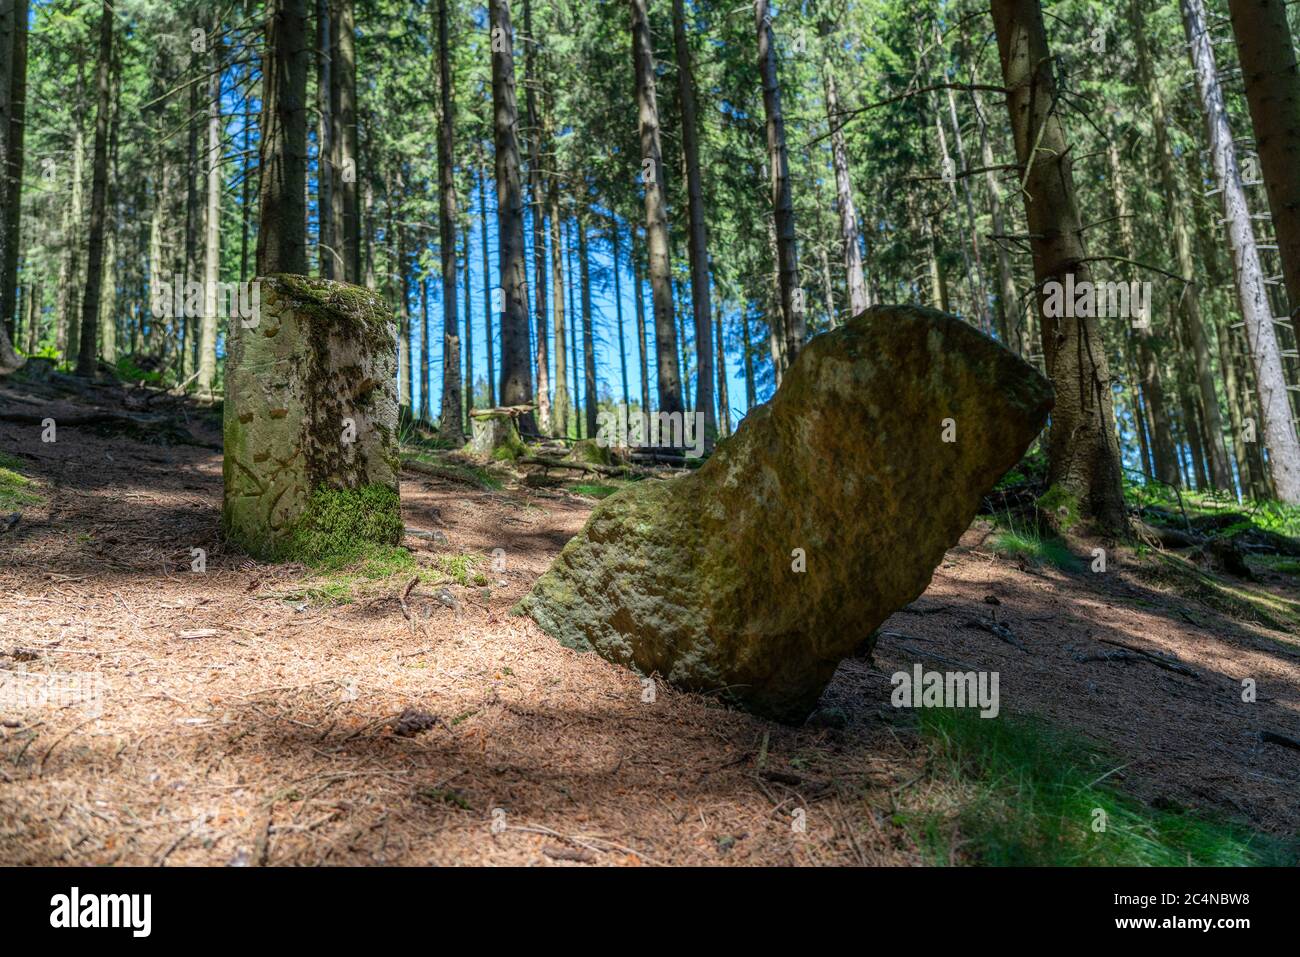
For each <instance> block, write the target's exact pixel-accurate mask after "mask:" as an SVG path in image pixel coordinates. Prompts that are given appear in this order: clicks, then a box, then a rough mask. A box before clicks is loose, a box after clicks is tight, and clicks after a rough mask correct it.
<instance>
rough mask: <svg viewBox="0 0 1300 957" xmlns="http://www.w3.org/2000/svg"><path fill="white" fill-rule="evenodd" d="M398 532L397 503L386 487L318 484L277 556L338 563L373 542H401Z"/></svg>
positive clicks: (357, 556)
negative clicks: (344, 487) (325, 486)
mask: <svg viewBox="0 0 1300 957" xmlns="http://www.w3.org/2000/svg"><path fill="white" fill-rule="evenodd" d="M402 531H403V526H402V512H401V505H400V501H399V499H398V496H397V493H396V492H395V491H393V490H392V489H391V488H389V487H387V486H385V485H366V486H363V487H362V488H359V489H330V488H318V489H317V490H316V491H315V492H313V493H312V495H311V497H310V498H309V499H308V500H307V506H306V508H305V509H304V510H303V513H302V515H301V517H300V518H299V519H298V521H297V522H296V523H295V524H294V527H293V530H292V531H291V532H290V533H289V535H288V536H287V537H286V538H285V540H284V543H283V545H282V546H281V548H280V554H279V555H278V557H279V558H282V559H295V560H298V561H303V562H307V563H308V564H314V565H324V566H329V567H336V568H337V567H342V566H343V565H346V564H350V563H352V562H355V561H358V560H360V559H362V558H364V557H366V556H367V554H368V553H369V552H371V550H372V549H373V548H374V547H375V546H396V545H399V544H401V541H402Z"/></svg>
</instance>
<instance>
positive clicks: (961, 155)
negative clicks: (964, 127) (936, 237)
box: [940, 87, 993, 336]
mask: <svg viewBox="0 0 1300 957" xmlns="http://www.w3.org/2000/svg"><path fill="white" fill-rule="evenodd" d="M947 94H948V117H949V121H950V122H951V123H952V135H953V145H954V147H955V148H956V150H957V168H958V170H959V171H960V172H962V173H965V171H966V170H967V169H969V168H970V167H969V164H968V162H967V160H966V144H965V142H964V141H963V140H962V136H961V122H960V121H959V119H958V117H957V96H956V94H955V93H953V90H952V87H949V88H948V90H947ZM940 127H941V128H942V123H941V124H940ZM956 189H957V186H956V184H955V183H954V184H953V190H954V192H955V191H956ZM961 193H962V199H963V200H964V202H965V206H966V223H967V228H968V230H969V232H970V251H971V260H970V261H969V262H968V265H969V264H970V263H973V264H974V267H975V271H974V272H973V273H971V274H970V276H971V281H972V283H973V286H974V290H975V303H974V308H975V315H976V316H977V317H978V318H979V327H980V329H981V330H982V331H983V332H984V334H985V335H990V336H991V335H992V334H993V322H992V319H991V318H990V316H989V310H988V297H987V295H985V292H984V258H983V255H982V254H981V253H980V240H979V227H978V225H977V224H976V222H975V203H974V200H972V199H971V194H970V180H969V179H968V178H967V177H966V176H964V175H963V176H962V177H961ZM965 249H966V246H965V244H964V243H963V244H962V252H963V254H964V253H965Z"/></svg>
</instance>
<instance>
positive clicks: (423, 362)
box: [416, 273, 433, 422]
mask: <svg viewBox="0 0 1300 957" xmlns="http://www.w3.org/2000/svg"><path fill="white" fill-rule="evenodd" d="M416 288H417V289H418V290H419V292H420V416H419V418H420V421H421V422H431V421H432V420H433V410H432V403H431V402H430V401H429V391H430V390H429V341H430V339H429V277H428V275H427V274H424V273H422V274H421V275H420V279H419V282H418V283H417V284H416Z"/></svg>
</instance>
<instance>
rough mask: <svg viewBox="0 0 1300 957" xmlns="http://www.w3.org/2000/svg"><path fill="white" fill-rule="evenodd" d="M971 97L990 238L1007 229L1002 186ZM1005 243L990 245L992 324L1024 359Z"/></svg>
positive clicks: (980, 111)
mask: <svg viewBox="0 0 1300 957" xmlns="http://www.w3.org/2000/svg"><path fill="white" fill-rule="evenodd" d="M973 96H974V97H975V113H976V116H978V118H979V126H980V161H981V163H983V165H984V176H985V182H986V183H987V184H988V188H989V222H990V224H991V225H992V227H993V235H995V236H1005V235H1006V231H1007V230H1006V222H1005V220H1004V218H1003V212H1002V185H1001V184H1000V183H999V182H998V175H997V172H996V171H995V170H994V169H993V167H994V166H995V165H996V163H995V161H994V159H993V144H992V143H991V142H990V140H989V127H988V120H987V119H986V117H985V115H984V103H983V101H982V100H981V98H980V95H979V91H976V92H975V93H974V94H973ZM1005 243H1006V240H1005V239H1003V240H1000V241H996V240H995V241H994V243H993V248H994V249H996V250H997V259H998V295H997V300H996V309H995V312H994V322H995V323H996V324H997V329H998V338H1000V339H1001V340H1002V344H1003V345H1004V346H1006V347H1007V348H1008V349H1010V350H1011V351H1012V352H1014V353H1015V354H1016V355H1018V356H1020V357H1021V358H1023V357H1024V355H1025V352H1026V351H1027V350H1026V349H1025V348H1024V344H1023V341H1022V336H1021V334H1020V330H1019V326H1020V325H1021V324H1020V323H1019V322H1014V324H1013V320H1014V318H1015V317H1016V316H1017V315H1019V313H1020V309H1019V302H1020V299H1019V297H1018V296H1017V295H1016V281H1015V278H1014V276H1013V274H1012V272H1011V256H1010V254H1008V252H1007V248H1006V246H1005Z"/></svg>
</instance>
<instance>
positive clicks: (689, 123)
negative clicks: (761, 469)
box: [673, 0, 718, 449]
mask: <svg viewBox="0 0 1300 957" xmlns="http://www.w3.org/2000/svg"><path fill="white" fill-rule="evenodd" d="M673 47H674V50H675V52H676V57H677V95H678V98H679V102H680V106H681V111H682V155H683V161H684V162H685V164H686V194H687V198H688V208H689V211H690V259H691V307H692V310H693V312H694V317H695V411H696V412H697V413H701V414H702V418H701V419H700V421H702V422H703V424H704V446H705V448H706V449H709V448H712V447H713V442H714V438H715V436H716V435H717V431H718V423H717V418H716V417H715V415H714V412H713V315H712V308H713V295H712V293H711V292H710V290H709V236H708V223H707V222H706V220H705V215H704V187H703V185H702V183H701V181H700V131H699V125H698V124H699V120H698V118H697V109H696V105H695V75H694V72H693V70H692V67H691V50H690V46H689V45H688V44H687V41H686V13H685V10H684V9H683V0H673Z"/></svg>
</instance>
